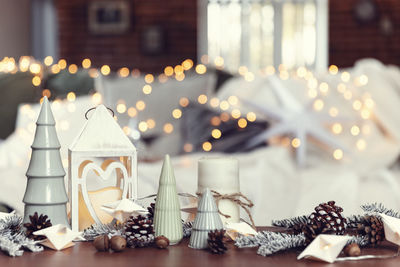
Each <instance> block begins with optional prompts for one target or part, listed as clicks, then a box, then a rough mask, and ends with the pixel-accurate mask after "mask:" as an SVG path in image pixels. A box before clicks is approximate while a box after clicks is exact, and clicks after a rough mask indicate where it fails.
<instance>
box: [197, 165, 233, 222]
mask: <svg viewBox="0 0 400 267" xmlns="http://www.w3.org/2000/svg"><path fill="white" fill-rule="evenodd" d="M207 187H208V188H209V189H210V190H214V191H216V192H218V193H220V194H234V193H239V192H240V182H239V162H238V160H237V159H234V158H228V157H227V158H216V157H214V158H213V157H208V158H202V159H200V160H199V166H198V177H197V192H198V193H202V192H203V190H204V189H205V188H207ZM218 208H219V210H220V211H221V212H222V213H223V214H226V215H229V216H231V217H230V218H226V217H225V216H222V215H221V219H222V221H223V222H224V223H226V222H239V221H240V210H239V206H238V205H237V204H236V203H235V202H233V201H231V200H228V199H223V200H220V201H219V204H218Z"/></svg>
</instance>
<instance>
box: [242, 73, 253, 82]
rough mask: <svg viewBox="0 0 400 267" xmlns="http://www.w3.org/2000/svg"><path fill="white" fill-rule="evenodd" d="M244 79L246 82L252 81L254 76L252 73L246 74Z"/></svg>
mask: <svg viewBox="0 0 400 267" xmlns="http://www.w3.org/2000/svg"><path fill="white" fill-rule="evenodd" d="M244 79H245V80H246V81H248V82H251V81H254V74H253V73H252V72H246V74H245V75H244Z"/></svg>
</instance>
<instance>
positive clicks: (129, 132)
mask: <svg viewBox="0 0 400 267" xmlns="http://www.w3.org/2000/svg"><path fill="white" fill-rule="evenodd" d="M122 130H123V131H124V133H125V134H126V135H130V134H131V131H132V130H131V128H129V126H124V127H123V128H122Z"/></svg>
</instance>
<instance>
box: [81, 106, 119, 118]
mask: <svg viewBox="0 0 400 267" xmlns="http://www.w3.org/2000/svg"><path fill="white" fill-rule="evenodd" d="M96 108H97V107H93V108H90V109H88V110H87V111H86V112H85V119H86V120H88V119H89V118H88V116H87V114H88V113H89V112H90V111H92V110H94V109H96ZM106 108H107V109H108V110H109V111H111V113H112V116H113V117H114V115H115V113H114V110H112V109H111V108H109V107H106Z"/></svg>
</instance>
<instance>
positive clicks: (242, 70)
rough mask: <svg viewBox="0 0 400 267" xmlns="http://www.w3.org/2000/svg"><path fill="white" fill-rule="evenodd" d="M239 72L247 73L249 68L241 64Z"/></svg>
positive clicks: (241, 73)
mask: <svg viewBox="0 0 400 267" xmlns="http://www.w3.org/2000/svg"><path fill="white" fill-rule="evenodd" d="M238 72H239V74H240V75H245V74H246V72H248V69H247V67H246V66H240V67H239V69H238Z"/></svg>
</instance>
